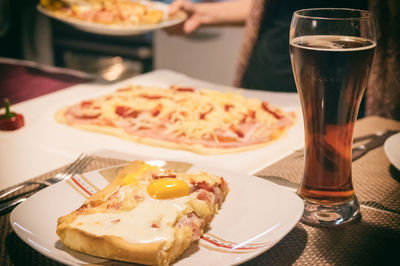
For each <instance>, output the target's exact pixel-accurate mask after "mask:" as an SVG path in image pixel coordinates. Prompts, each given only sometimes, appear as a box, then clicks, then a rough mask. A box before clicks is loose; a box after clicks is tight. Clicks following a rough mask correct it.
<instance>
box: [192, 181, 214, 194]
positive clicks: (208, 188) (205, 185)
mask: <svg viewBox="0 0 400 266" xmlns="http://www.w3.org/2000/svg"><path fill="white" fill-rule="evenodd" d="M192 184H193V186H194V188H195V189H194V190H195V191H196V190H198V189H204V190H206V191H208V192H213V191H214V188H213V187H212V186H210V184H208V183H207V182H205V181H201V182H198V183H195V182H194V181H193V182H192Z"/></svg>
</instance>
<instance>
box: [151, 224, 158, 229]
mask: <svg viewBox="0 0 400 266" xmlns="http://www.w3.org/2000/svg"><path fill="white" fill-rule="evenodd" d="M151 227H152V228H160V225H158V224H156V223H152V224H151Z"/></svg>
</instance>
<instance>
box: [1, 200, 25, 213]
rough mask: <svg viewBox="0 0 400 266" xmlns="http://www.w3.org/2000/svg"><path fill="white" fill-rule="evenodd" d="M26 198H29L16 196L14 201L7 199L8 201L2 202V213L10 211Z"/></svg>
mask: <svg viewBox="0 0 400 266" xmlns="http://www.w3.org/2000/svg"><path fill="white" fill-rule="evenodd" d="M26 199H27V198H26V197H22V198H16V199H14V200H12V201H7V202H4V203H2V204H0V215H3V214H6V213H8V212H10V211H11V210H12V209H14V208H15V207H16V206H17V205H18V204H20V203H21V202H24V201H25V200H26Z"/></svg>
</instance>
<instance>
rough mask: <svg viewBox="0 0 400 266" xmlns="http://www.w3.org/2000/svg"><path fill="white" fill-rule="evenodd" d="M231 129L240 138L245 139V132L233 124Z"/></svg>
mask: <svg viewBox="0 0 400 266" xmlns="http://www.w3.org/2000/svg"><path fill="white" fill-rule="evenodd" d="M229 129H230V130H232V131H233V132H234V133H235V134H236V135H237V136H238V137H239V138H243V137H244V133H243V131H241V130H240V129H238V128H236V127H235V126H234V125H233V124H232V125H231V126H230V127H229Z"/></svg>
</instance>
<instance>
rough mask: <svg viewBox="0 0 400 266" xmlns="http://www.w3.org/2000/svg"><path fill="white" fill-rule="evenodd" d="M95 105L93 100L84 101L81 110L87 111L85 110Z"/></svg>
mask: <svg viewBox="0 0 400 266" xmlns="http://www.w3.org/2000/svg"><path fill="white" fill-rule="evenodd" d="M92 105H93V101H92V100H87V101H82V102H81V108H83V109H85V108H89V107H91V106H92Z"/></svg>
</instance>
